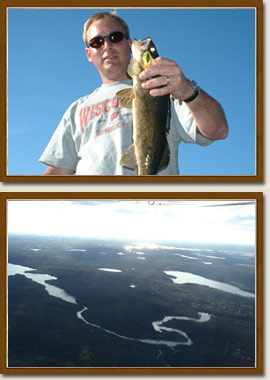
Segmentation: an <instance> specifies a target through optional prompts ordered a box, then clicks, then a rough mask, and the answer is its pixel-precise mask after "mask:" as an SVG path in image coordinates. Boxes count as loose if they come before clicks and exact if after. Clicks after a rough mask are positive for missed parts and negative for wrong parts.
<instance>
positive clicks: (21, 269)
mask: <svg viewBox="0 0 270 380" xmlns="http://www.w3.org/2000/svg"><path fill="white" fill-rule="evenodd" d="M100 269H101V270H105V271H107V270H108V271H113V272H115V273H117V272H121V271H119V270H111V269H106V268H100ZM35 271H36V269H33V268H29V267H25V266H21V265H15V264H10V263H9V264H8V276H15V275H17V274H19V275H23V276H25V277H26V278H28V279H30V280H32V281H34V282H37V283H38V284H41V285H43V286H44V288H45V290H46V291H47V292H48V294H49V295H50V296H53V297H57V298H60V299H62V300H64V301H66V302H69V303H73V304H76V305H78V304H77V302H76V299H75V298H74V297H73V296H71V295H69V294H67V293H66V292H65V291H64V290H63V289H60V288H58V287H56V286H53V285H50V284H48V283H47V281H51V280H57V278H56V277H53V276H50V275H48V274H39V273H35ZM165 273H166V274H167V275H170V276H173V277H176V279H172V280H173V281H174V282H176V283H179V282H178V280H177V279H178V277H179V273H183V272H171V271H168V272H165ZM189 275H191V276H195V275H192V274H190V273H189ZM184 277H185V276H184ZM195 277H200V276H195ZM182 278H183V276H182ZM185 278H186V279H187V277H185ZM202 278H203V277H201V279H202ZM179 281H180V280H179ZM189 282H192V281H190V280H189ZM212 282H213V283H216V281H212ZM180 283H183V282H180ZM203 284H204V285H205V283H203ZM212 285H213V284H212ZM214 285H215V284H214ZM225 285H226V284H225ZM228 286H229V288H227V291H230V290H231V287H230V285H228ZM213 287H214V286H213ZM222 290H224V289H222ZM250 294H251V293H247V292H242V294H241V295H243V296H246V297H250ZM78 306H79V305H78ZM86 310H88V308H87V307H86V306H82V309H81V310H80V311H78V312H77V313H76V315H77V318H79V319H80V320H81V321H82V322H84V323H85V324H87V325H90V326H92V327H95V328H97V329H101V330H103V331H105V332H106V333H108V334H112V335H114V336H117V337H119V338H122V339H126V340H130V341H137V342H141V343H146V344H153V345H165V346H167V347H169V348H171V349H173V348H174V347H175V346H177V345H185V346H190V345H191V344H193V342H192V340H191V339H190V338H189V336H188V335H187V334H186V333H185V332H184V331H182V330H178V329H175V328H171V327H166V323H168V322H169V321H171V320H178V321H181V320H182V321H192V322H194V323H206V322H208V321H210V319H211V315H210V314H208V313H198V315H199V318H198V319H196V318H190V317H185V316H166V317H164V318H163V319H162V320H160V321H154V322H152V327H153V329H154V330H155V331H156V332H158V333H162V332H167V333H176V334H179V335H180V336H181V339H179V341H178V340H176V341H169V340H155V339H145V338H141V339H139V338H132V337H128V336H124V335H119V334H117V333H116V332H114V331H111V330H108V329H106V328H104V327H101V326H99V325H97V324H94V323H91V322H89V321H87V320H86V319H85V318H84V317H83V313H84V312H85V311H86Z"/></svg>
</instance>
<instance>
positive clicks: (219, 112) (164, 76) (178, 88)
mask: <svg viewBox="0 0 270 380" xmlns="http://www.w3.org/2000/svg"><path fill="white" fill-rule="evenodd" d="M155 76H156V77H155ZM152 77H155V78H152ZM140 79H141V80H143V81H144V82H143V83H142V87H143V88H144V89H148V90H150V95H152V96H161V95H167V94H171V95H172V97H173V98H174V99H178V100H179V101H182V100H184V99H187V98H189V97H190V96H191V95H192V94H193V89H192V86H191V83H190V81H189V79H187V78H186V77H185V75H184V74H183V72H182V70H181V68H180V67H179V66H178V65H177V63H176V62H174V61H170V60H169V59H166V58H161V57H158V58H156V59H155V60H154V61H153V62H152V63H151V64H150V65H149V67H148V68H146V69H145V70H144V71H143V72H142V73H141V74H140ZM159 86H162V87H161V88H156V87H159ZM186 105H187V107H188V108H189V111H190V113H191V114H192V116H193V118H194V120H195V122H196V125H197V132H199V133H200V134H201V135H203V136H204V137H206V138H208V139H210V140H219V139H225V138H226V137H227V135H228V124H227V121H226V117H225V114H224V111H223V109H222V107H221V106H220V104H219V103H218V102H217V101H216V100H215V99H214V98H212V97H211V96H210V95H208V94H207V93H206V92H205V91H203V90H202V91H201V93H200V94H199V95H198V96H197V97H196V98H195V99H194V100H193V101H191V102H189V103H186Z"/></svg>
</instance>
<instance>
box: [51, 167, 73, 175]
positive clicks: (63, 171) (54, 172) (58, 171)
mask: <svg viewBox="0 0 270 380" xmlns="http://www.w3.org/2000/svg"><path fill="white" fill-rule="evenodd" d="M73 174H74V170H71V169H61V168H56V167H54V166H48V167H47V169H46V170H45V172H44V173H43V175H73Z"/></svg>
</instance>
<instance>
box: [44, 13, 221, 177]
mask: <svg viewBox="0 0 270 380" xmlns="http://www.w3.org/2000/svg"><path fill="white" fill-rule="evenodd" d="M83 39H84V42H85V44H86V48H85V52H86V55H87V59H88V61H89V62H91V63H92V64H94V66H95V67H96V68H97V70H98V72H99V75H100V77H101V80H102V85H101V87H100V88H98V89H97V90H95V91H94V92H93V93H92V94H90V95H87V96H85V97H83V98H80V99H79V100H77V101H76V102H74V103H73V104H72V105H71V106H70V107H69V108H68V109H67V111H66V113H65V114H64V116H63V118H62V120H61V122H60V124H59V125H58V127H57V129H56V131H55V133H54V135H53V137H52V139H51V141H50V142H49V144H48V146H47V148H46V149H45V151H44V153H43V154H42V156H41V158H40V161H41V162H43V163H45V164H47V165H48V168H47V169H46V170H45V172H44V175H73V174H76V175H136V174H137V172H136V170H132V169H128V168H125V167H123V166H121V165H120V163H119V162H120V158H121V155H122V154H123V152H124V151H125V150H126V149H127V148H128V147H129V146H130V145H131V144H132V113H131V110H130V109H127V108H120V107H119V99H118V98H117V97H116V96H115V94H116V93H117V92H118V91H119V90H121V89H123V88H128V87H130V86H132V82H131V80H130V78H129V76H128V74H127V66H128V64H129V61H130V54H131V44H132V41H131V39H130V37H129V30H128V26H127V25H126V23H125V22H124V21H123V20H122V19H121V18H120V17H119V16H117V15H116V14H114V13H107V12H101V13H97V14H95V15H93V16H92V17H91V18H90V19H89V20H88V21H87V22H86V23H85V25H84V32H83ZM140 77H141V79H142V80H145V81H144V83H143V87H144V88H146V89H149V90H150V94H151V95H152V96H161V95H165V94H170V95H171V99H172V100H171V123H170V131H169V133H168V136H167V139H168V144H169V147H170V162H169V165H168V166H167V168H165V169H164V170H162V171H160V172H159V173H158V175H178V174H179V169H178V145H179V144H180V142H181V141H184V142H187V143H196V144H199V145H203V146H206V145H209V144H211V143H212V142H213V141H214V140H218V139H224V138H226V136H227V134H228V126H227V122H226V119H225V116H224V112H223V110H222V108H221V106H220V105H219V104H218V103H217V102H216V101H215V100H214V99H213V98H212V97H210V96H209V95H208V94H206V93H205V92H204V91H203V90H200V88H199V87H198V86H197V84H196V82H194V81H190V80H189V79H187V78H186V77H185V76H184V74H183V72H182V71H181V68H180V67H179V66H178V65H177V64H176V63H175V62H173V61H171V60H169V59H165V58H161V57H158V58H156V59H155V60H154V62H153V63H152V64H151V65H150V66H149V67H148V68H147V69H146V70H144V71H143V72H142V73H141V75H140Z"/></svg>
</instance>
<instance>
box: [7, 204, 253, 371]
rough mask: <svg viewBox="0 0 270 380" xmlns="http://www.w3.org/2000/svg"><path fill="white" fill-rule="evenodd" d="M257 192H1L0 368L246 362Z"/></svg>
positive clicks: (249, 364)
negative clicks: (128, 195) (3, 357)
mask: <svg viewBox="0 0 270 380" xmlns="http://www.w3.org/2000/svg"><path fill="white" fill-rule="evenodd" d="M255 225H256V202H255V201H246V200H245V201H241V200H240V201H239V200H235V201H232V200H225V201H216V200H215V201H214V200H209V201H200V200H192V201H179V200H175V201H174V200H164V201H151V202H148V201H128V200H126V201H118V200H114V201H106V200H103V201H101V200H97V201H94V200H89V201H88V200H73V201H71V200H62V201H59V200H9V201H8V252H7V258H8V263H7V273H8V284H7V290H8V297H7V300H8V318H7V319H8V325H7V366H8V367H9V368H17V367H18V368H25V367H42V368H43V367H52V368H56V367H64V368H66V367H67V368H69V367H71V368H73V367H83V368H84V367H89V368H96V367H102V368H104V367H105V368H106V367H146V368H149V367H150V368H152V367H177V368H178V367H180V368H189V367H191V368H194V367H218V368H219V367H221V368H223V367H236V368H241V367H243V368H246V367H248V368H252V367H255V366H256V244H255V240H256V231H255Z"/></svg>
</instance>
